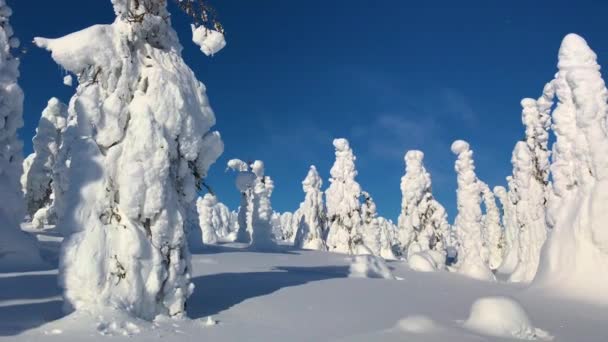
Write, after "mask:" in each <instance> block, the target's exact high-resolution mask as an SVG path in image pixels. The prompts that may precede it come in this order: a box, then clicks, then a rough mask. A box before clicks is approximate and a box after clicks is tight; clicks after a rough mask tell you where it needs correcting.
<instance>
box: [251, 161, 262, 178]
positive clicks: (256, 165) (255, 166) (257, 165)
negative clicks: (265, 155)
mask: <svg viewBox="0 0 608 342" xmlns="http://www.w3.org/2000/svg"><path fill="white" fill-rule="evenodd" d="M251 171H252V172H253V173H254V174H255V176H256V177H258V178H262V177H264V162H263V161H261V160H256V161H254V162H253V163H252V164H251Z"/></svg>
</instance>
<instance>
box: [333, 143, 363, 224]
mask: <svg viewBox="0 0 608 342" xmlns="http://www.w3.org/2000/svg"><path fill="white" fill-rule="evenodd" d="M333 144H334V147H335V148H336V161H335V162H334V165H333V166H332V167H331V170H330V175H331V178H330V179H329V182H330V183H331V184H330V186H329V188H328V189H327V191H326V198H327V211H328V214H329V216H330V217H331V216H333V215H348V214H349V213H352V212H353V211H355V210H358V209H359V208H360V207H361V205H360V202H359V196H360V195H361V186H360V185H359V183H357V182H356V181H355V177H356V176H357V170H356V168H355V160H356V157H355V155H354V154H353V150H352V149H351V148H350V145H349V144H348V140H346V139H334V141H333Z"/></svg>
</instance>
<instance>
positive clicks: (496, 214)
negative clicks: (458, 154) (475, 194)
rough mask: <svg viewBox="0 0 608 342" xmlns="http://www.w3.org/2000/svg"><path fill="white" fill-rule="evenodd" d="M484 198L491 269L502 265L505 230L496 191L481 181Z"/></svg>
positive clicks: (486, 242)
mask: <svg viewBox="0 0 608 342" xmlns="http://www.w3.org/2000/svg"><path fill="white" fill-rule="evenodd" d="M480 185H481V193H482V200H483V204H484V206H485V209H486V212H485V215H484V216H483V233H484V245H485V248H486V250H487V264H488V266H489V267H490V269H491V270H496V269H498V268H499V267H500V265H501V263H502V259H503V256H504V230H503V227H502V224H501V222H500V210H499V209H498V207H497V206H496V199H495V197H494V193H493V192H492V190H490V187H488V185H487V184H485V183H481V182H480Z"/></svg>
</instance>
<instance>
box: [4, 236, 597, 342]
mask: <svg viewBox="0 0 608 342" xmlns="http://www.w3.org/2000/svg"><path fill="white" fill-rule="evenodd" d="M38 239H39V240H40V241H41V245H42V248H43V256H44V257H45V258H46V259H47V260H49V261H50V262H51V263H53V264H56V263H57V251H58V247H59V243H60V238H58V237H57V235H55V234H53V232H52V230H50V231H46V232H45V233H39V234H38ZM192 266H193V268H194V271H193V281H194V284H195V285H196V290H195V291H194V294H193V295H192V297H190V299H189V301H188V306H187V310H188V316H189V317H190V319H185V320H171V319H164V320H163V319H157V320H156V321H155V322H145V321H137V320H134V319H131V318H128V317H125V316H123V314H117V313H111V312H106V313H100V314H99V315H96V316H86V314H83V313H81V314H78V315H69V316H65V315H64V314H63V311H62V304H63V303H62V298H61V292H60V290H59V288H58V286H57V282H58V281H57V270H56V269H50V270H42V271H36V272H23V273H2V274H0V289H2V291H0V340H10V341H39V340H43V341H82V340H85V339H86V340H101V341H107V340H108V339H107V338H108V336H115V337H116V338H119V339H122V338H124V336H127V337H129V339H130V340H131V341H133V340H135V341H139V340H141V341H154V340H163V341H239V340H240V341H409V342H415V341H425V342H432V341H442V342H444V341H451V342H459V341H509V340H511V339H508V338H505V339H502V338H499V337H493V336H489V335H484V334H486V333H488V332H487V331H486V332H484V333H481V332H475V331H484V329H485V330H488V327H490V332H491V331H494V332H500V331H499V330H500V329H499V328H498V327H501V326H503V327H504V326H510V325H513V328H512V329H511V330H508V329H510V328H509V327H507V330H508V331H511V332H513V333H514V334H517V333H522V334H524V333H529V334H528V335H521V336H528V337H531V338H534V336H535V335H534V333H535V332H538V334H537V335H536V336H537V337H538V339H539V340H543V339H545V340H546V339H551V336H552V337H553V340H554V341H568V342H572V341H606V340H607V339H608V324H607V323H608V315H607V314H606V308H605V307H604V308H600V307H593V306H589V305H588V304H582V303H577V302H571V301H566V300H560V299H557V298H551V297H546V295H545V294H542V293H534V292H531V291H528V290H526V289H524V288H522V286H521V285H512V284H504V283H496V282H493V283H491V282H483V281H477V280H473V279H470V278H466V277H464V276H461V275H459V274H456V273H448V272H432V273H423V272H414V271H411V270H409V269H408V268H407V266H406V265H405V264H404V263H402V262H399V261H393V262H388V266H389V267H390V268H391V269H392V271H393V275H394V276H395V279H390V280H389V279H383V278H359V277H354V276H349V274H350V269H351V267H350V266H351V257H347V256H344V255H340V254H334V253H328V252H317V251H299V250H293V249H291V248H289V247H283V248H281V251H279V252H273V253H267V252H266V253H265V252H252V251H248V250H247V249H246V248H244V247H243V245H239V244H229V245H222V246H213V247H209V248H208V249H206V250H198V251H193V256H192ZM496 296H499V297H509V298H513V299H514V300H515V301H517V302H518V303H519V304H520V305H521V306H522V307H523V309H524V310H525V313H527V316H528V319H529V323H530V324H531V325H532V326H529V327H527V328H526V327H523V328H521V330H522V331H520V332H518V331H513V330H517V329H519V328H520V327H521V325H522V324H523V325H526V324H527V323H526V322H527V320H526V318H525V317H523V318H522V317H520V316H521V312H519V311H520V308H517V307H516V305H515V307H513V304H514V302H513V301H509V300H508V299H503V298H490V299H482V300H479V301H478V299H480V298H485V297H496ZM473 303H476V305H475V310H473V311H474V312H473V313H471V306H473ZM495 303H498V304H495ZM500 303H502V304H500ZM505 303H506V305H503V304H505ZM501 312H503V313H505V314H504V315H503V316H501V315H500V313H501ZM510 315H511V316H510ZM469 316H471V317H470V319H469ZM209 317H212V318H211V319H210V318H209ZM504 320H506V323H503V321H504ZM465 322H466V323H465ZM522 322H523V323H522ZM480 325H481V326H480ZM493 326H494V328H493V329H492V327H493ZM467 327H468V328H467ZM543 332H546V333H547V334H548V335H550V336H547V335H545V334H543ZM521 336H520V337H521Z"/></svg>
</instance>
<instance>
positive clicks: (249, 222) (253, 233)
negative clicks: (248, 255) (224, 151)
mask: <svg viewBox="0 0 608 342" xmlns="http://www.w3.org/2000/svg"><path fill="white" fill-rule="evenodd" d="M228 168H229V169H232V170H235V171H237V172H238V173H237V180H236V185H237V188H238V189H239V191H240V192H241V194H242V197H241V206H240V208H239V214H238V222H239V230H238V234H237V241H238V242H244V243H249V244H250V245H251V246H252V247H255V248H259V249H269V248H274V246H275V243H274V241H273V238H272V237H273V234H272V214H273V211H272V206H271V204H270V196H271V195H272V191H273V190H274V183H273V182H272V179H271V178H270V177H268V176H265V175H264V163H263V162H262V161H260V160H256V161H254V162H253V163H251V164H247V163H245V162H243V161H242V160H239V159H232V160H230V161H229V162H228Z"/></svg>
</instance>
